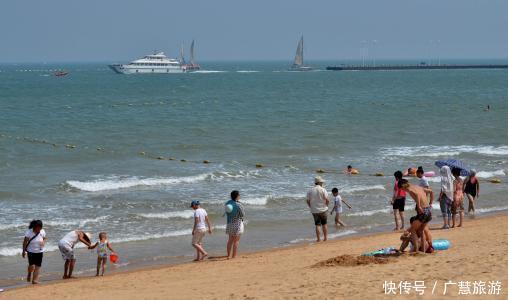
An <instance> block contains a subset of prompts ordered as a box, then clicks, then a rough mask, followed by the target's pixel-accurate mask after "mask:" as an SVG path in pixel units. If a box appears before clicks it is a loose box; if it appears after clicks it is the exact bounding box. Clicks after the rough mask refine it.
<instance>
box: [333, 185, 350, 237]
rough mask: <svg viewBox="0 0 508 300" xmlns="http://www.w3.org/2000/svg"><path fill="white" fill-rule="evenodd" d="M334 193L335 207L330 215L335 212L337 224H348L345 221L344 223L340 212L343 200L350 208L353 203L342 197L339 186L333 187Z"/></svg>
mask: <svg viewBox="0 0 508 300" xmlns="http://www.w3.org/2000/svg"><path fill="white" fill-rule="evenodd" d="M332 195H333V209H332V211H331V212H330V215H332V214H333V212H335V226H337V227H339V226H346V224H345V223H343V222H342V221H341V220H340V214H341V213H342V202H344V204H346V205H347V207H348V208H349V209H351V205H349V203H347V202H346V200H344V199H342V197H341V196H340V195H339V190H338V189H337V188H333V189H332Z"/></svg>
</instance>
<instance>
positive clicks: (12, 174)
mask: <svg viewBox="0 0 508 300" xmlns="http://www.w3.org/2000/svg"><path fill="white" fill-rule="evenodd" d="M330 64H333V63H332V62H330ZM203 65H204V69H205V70H203V71H201V72H197V73H190V74H170V75H131V76H128V75H118V74H115V73H113V72H112V71H111V70H109V69H108V68H107V66H106V65H105V64H67V65H47V64H44V65H43V64H32V65H26V64H25V65H24V64H19V65H0V236H1V237H2V238H1V239H0V265H1V268H0V279H2V280H5V282H8V283H9V284H10V283H12V282H15V281H16V280H17V279H19V278H20V277H22V276H24V268H25V265H24V263H23V262H22V260H21V258H20V256H19V252H20V244H21V241H22V235H23V232H24V231H25V229H26V225H27V224H28V222H29V221H30V220H31V219H33V218H40V219H42V220H43V221H44V223H45V229H46V231H47V233H48V237H49V239H48V247H47V250H48V252H47V253H46V256H45V262H44V270H45V271H44V272H45V274H46V278H51V276H56V274H58V272H60V269H61V267H62V266H61V264H62V261H61V258H60V257H59V254H58V251H55V250H56V243H57V241H58V239H59V238H60V237H62V236H63V235H64V234H65V233H66V232H67V231H70V230H73V229H77V228H81V229H84V230H86V231H90V232H92V233H94V235H97V233H98V232H99V231H107V232H108V233H109V235H110V240H111V241H112V243H113V245H114V246H115V247H116V248H118V249H119V252H120V254H121V259H122V264H121V265H120V267H119V268H120V269H121V268H122V267H123V266H127V265H131V266H138V265H146V264H157V263H160V262H168V261H169V262H177V261H185V260H189V259H190V258H191V256H192V255H193V250H192V248H191V247H190V232H191V226H192V219H191V217H192V213H191V211H190V208H189V207H188V206H189V203H190V201H191V200H194V199H197V200H200V201H201V202H202V203H203V204H204V208H205V209H207V210H208V212H209V214H210V216H211V218H212V221H213V223H214V226H215V227H216V231H215V234H214V235H213V236H212V237H207V238H206V243H207V246H208V247H209V248H210V249H211V250H212V253H215V254H223V253H222V252H223V247H224V245H225V239H226V237H225V233H224V223H225V219H224V218H223V217H222V213H223V207H222V205H223V203H224V201H226V200H227V198H228V195H229V192H230V191H231V190H232V189H239V190H240V192H241V195H242V201H243V202H244V203H245V204H246V213H247V220H248V224H247V226H246V234H245V236H244V237H243V241H242V248H243V250H247V249H260V248H268V247H278V246H284V245H288V244H291V243H295V242H299V241H306V240H312V237H313V225H312V220H311V216H310V214H309V212H308V209H307V207H306V205H305V200H304V198H305V193H306V190H307V189H308V188H309V187H310V186H311V185H312V180H313V177H314V176H315V175H316V174H315V170H316V169H325V170H329V171H331V172H330V173H327V174H324V175H323V176H324V177H325V179H326V180H327V188H328V189H331V188H332V187H334V186H337V187H338V188H339V189H340V190H341V194H342V195H343V197H344V198H345V199H347V200H348V201H349V202H350V203H351V204H352V205H353V209H352V210H351V211H346V212H345V215H344V221H345V222H346V223H347V224H348V225H349V226H348V227H347V228H346V229H340V230H337V231H335V229H333V230H332V237H340V236H345V235H350V234H355V233H362V232H368V231H372V230H377V229H379V228H385V229H386V228H391V227H388V226H392V225H391V223H392V222H393V220H392V218H393V217H392V216H391V215H390V206H389V205H388V201H389V198H390V193H391V192H390V191H391V187H392V184H393V182H392V177H391V176H385V177H374V176H369V174H373V173H377V172H382V173H384V174H386V175H391V174H393V172H394V171H395V170H397V169H401V170H404V169H407V168H408V167H412V166H418V165H422V166H423V167H424V168H425V169H426V170H429V171H436V172H437V171H438V170H437V168H436V167H434V165H433V164H434V161H435V160H436V159H440V158H459V159H462V160H464V161H465V162H466V163H467V164H468V165H469V166H471V167H473V168H476V169H477V170H478V171H480V174H479V176H480V177H481V178H483V179H485V180H487V179H489V178H499V179H501V180H502V181H503V183H501V184H498V185H493V184H490V183H487V182H484V183H483V184H482V193H481V198H480V200H479V204H478V205H479V208H480V210H479V213H480V214H484V213H488V212H492V211H499V210H505V209H508V204H506V202H505V201H506V187H507V186H506V180H507V177H506V172H508V132H507V128H508V118H507V116H508V102H507V100H508V84H507V83H508V70H431V71H378V72H331V71H322V70H317V71H311V72H287V71H285V69H286V67H287V64H285V63H284V62H237V63H208V64H203ZM314 65H316V66H318V67H319V66H321V68H323V69H324V67H325V66H326V65H327V63H326V62H316V63H315V64H314ZM57 68H58V69H62V68H64V69H67V70H69V71H70V74H69V75H68V76H65V77H55V76H52V73H53V72H52V71H51V70H53V69H57ZM486 105H490V106H491V110H490V111H488V112H485V111H484V108H485V107H486ZM53 144H55V145H53ZM65 145H67V147H66V146H65ZM158 158H163V159H158ZM169 158H172V159H173V160H169ZM181 160H185V162H182V161H181ZM204 160H208V161H209V162H210V163H209V164H205V163H203V161H204ZM258 163H259V164H263V165H264V167H263V168H256V164H258ZM348 164H352V165H353V166H355V167H356V168H358V169H360V170H361V172H362V175H359V176H354V177H351V176H346V175H343V174H341V172H340V171H341V170H342V169H343V168H345V166H346V165H348ZM431 180H432V184H433V187H434V189H435V191H436V192H438V186H439V184H438V179H437V178H434V179H431ZM411 207H412V205H411V204H409V205H408V213H409V214H411V213H412V212H411ZM434 214H435V216H436V218H435V219H438V210H437V209H435V210H434ZM396 242H397V241H394V243H396ZM380 246H383V245H380ZM384 246H390V245H384ZM94 259H95V255H94V253H91V252H88V251H87V250H84V249H81V250H79V251H78V270H80V271H89V270H92V269H93V268H94ZM48 274H49V275H48Z"/></svg>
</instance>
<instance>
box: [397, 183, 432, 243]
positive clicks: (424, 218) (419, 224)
mask: <svg viewBox="0 0 508 300" xmlns="http://www.w3.org/2000/svg"><path fill="white" fill-rule="evenodd" d="M398 186H399V188H401V189H403V190H404V191H406V192H408V193H409V195H411V198H413V199H414V200H415V202H416V218H415V220H414V221H413V223H412V224H411V228H410V229H409V230H410V232H411V239H412V242H413V245H414V251H415V252H416V251H420V249H422V250H423V252H426V251H427V247H426V245H425V241H426V240H432V239H431V238H430V237H429V238H426V236H427V235H428V234H430V231H429V230H425V228H426V227H427V224H428V223H429V222H430V220H432V207H431V206H430V204H429V200H428V199H427V195H430V202H431V203H432V201H433V200H434V193H433V192H432V189H426V188H422V187H419V186H417V185H412V184H410V183H409V182H408V181H407V180H406V179H401V180H399V182H398ZM418 237H420V241H418ZM420 243H421V246H422V247H420Z"/></svg>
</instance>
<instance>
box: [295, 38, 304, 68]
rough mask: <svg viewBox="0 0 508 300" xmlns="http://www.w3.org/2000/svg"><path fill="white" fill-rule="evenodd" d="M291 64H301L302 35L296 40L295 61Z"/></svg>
mask: <svg viewBox="0 0 508 300" xmlns="http://www.w3.org/2000/svg"><path fill="white" fill-rule="evenodd" d="M293 66H298V67H300V66H303V35H302V37H301V38H300V41H299V42H298V47H297V48H296V55H295V61H294V63H293Z"/></svg>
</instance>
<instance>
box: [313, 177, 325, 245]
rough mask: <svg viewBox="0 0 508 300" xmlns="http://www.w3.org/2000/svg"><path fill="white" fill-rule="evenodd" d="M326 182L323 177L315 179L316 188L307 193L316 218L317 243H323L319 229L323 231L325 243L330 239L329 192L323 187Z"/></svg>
mask: <svg viewBox="0 0 508 300" xmlns="http://www.w3.org/2000/svg"><path fill="white" fill-rule="evenodd" d="M324 183H325V181H324V180H323V178H321V176H317V177H316V178H314V187H313V188H311V189H310V190H309V191H308V192H307V205H308V206H309V208H310V212H311V213H312V217H313V218H314V225H315V226H316V241H317V242H319V241H321V234H320V232H319V231H320V230H319V228H320V227H321V229H322V230H323V241H326V240H327V239H328V225H327V218H328V214H327V212H328V204H329V203H330V200H329V199H328V192H327V191H326V190H325V188H324V187H323V184H324Z"/></svg>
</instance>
